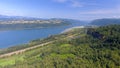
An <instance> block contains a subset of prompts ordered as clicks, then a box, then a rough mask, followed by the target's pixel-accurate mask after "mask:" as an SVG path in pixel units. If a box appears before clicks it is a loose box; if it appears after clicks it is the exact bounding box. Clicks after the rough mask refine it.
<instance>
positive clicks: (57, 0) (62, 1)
mask: <svg viewBox="0 0 120 68" xmlns="http://www.w3.org/2000/svg"><path fill="white" fill-rule="evenodd" d="M53 1H55V2H59V3H65V2H67V1H68V0H53Z"/></svg>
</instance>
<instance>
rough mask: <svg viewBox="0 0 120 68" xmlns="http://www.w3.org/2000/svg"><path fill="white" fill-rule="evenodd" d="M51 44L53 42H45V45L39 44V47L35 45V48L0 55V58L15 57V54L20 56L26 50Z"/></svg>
mask: <svg viewBox="0 0 120 68" xmlns="http://www.w3.org/2000/svg"><path fill="white" fill-rule="evenodd" d="M52 42H53V41H51V42H47V43H43V44H40V45H36V46H33V47H29V48H25V49H21V50H18V51H14V52H10V53H6V54H3V55H0V58H3V57H9V56H12V55H17V54H21V53H23V52H25V51H28V50H31V49H35V48H37V47H40V46H44V45H47V44H50V43H52Z"/></svg>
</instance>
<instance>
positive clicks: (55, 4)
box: [0, 0, 120, 20]
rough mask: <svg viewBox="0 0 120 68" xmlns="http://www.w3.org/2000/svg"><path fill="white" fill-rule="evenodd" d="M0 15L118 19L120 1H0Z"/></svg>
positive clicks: (119, 15) (119, 16)
mask: <svg viewBox="0 0 120 68" xmlns="http://www.w3.org/2000/svg"><path fill="white" fill-rule="evenodd" d="M0 14H1V15H9V16H28V17H39V18H70V19H71V18H72V19H79V20H92V19H97V18H120V0H0Z"/></svg>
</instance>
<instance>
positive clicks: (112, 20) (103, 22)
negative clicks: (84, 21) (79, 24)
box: [90, 18, 120, 26]
mask: <svg viewBox="0 0 120 68" xmlns="http://www.w3.org/2000/svg"><path fill="white" fill-rule="evenodd" d="M90 24H91V25H97V26H105V25H110V24H111V25H112V24H120V19H119V18H118V19H117V18H104V19H96V20H93V21H91V23H90Z"/></svg>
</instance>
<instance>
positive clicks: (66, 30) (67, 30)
mask: <svg viewBox="0 0 120 68" xmlns="http://www.w3.org/2000/svg"><path fill="white" fill-rule="evenodd" d="M76 28H85V26H75V27H71V28H68V29H65V30H64V31H62V32H61V33H66V32H69V31H70V30H72V29H76Z"/></svg>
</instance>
